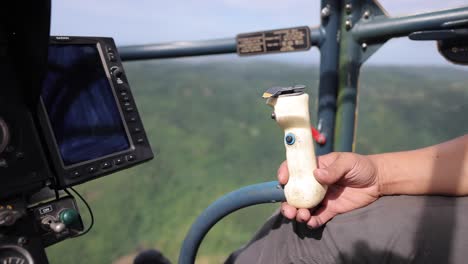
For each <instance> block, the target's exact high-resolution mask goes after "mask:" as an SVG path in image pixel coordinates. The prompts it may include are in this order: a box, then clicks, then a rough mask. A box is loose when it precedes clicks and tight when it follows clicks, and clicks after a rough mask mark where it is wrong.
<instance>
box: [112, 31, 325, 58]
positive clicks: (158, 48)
mask: <svg viewBox="0 0 468 264" xmlns="http://www.w3.org/2000/svg"><path fill="white" fill-rule="evenodd" d="M310 37H311V45H313V46H317V45H318V44H319V43H320V42H321V40H322V34H321V32H320V31H319V29H318V28H311V29H310ZM236 52H237V43H236V39H235V38H223V39H212V40H201V41H179V42H170V43H164V44H148V45H134V46H123V47H119V53H120V58H121V59H122V60H123V61H131V60H147V59H164V58H178V57H189V56H203V55H215V54H228V53H236Z"/></svg>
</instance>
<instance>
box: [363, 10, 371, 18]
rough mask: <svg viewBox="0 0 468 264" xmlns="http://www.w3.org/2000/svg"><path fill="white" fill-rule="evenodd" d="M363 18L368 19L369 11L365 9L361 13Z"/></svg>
mask: <svg viewBox="0 0 468 264" xmlns="http://www.w3.org/2000/svg"><path fill="white" fill-rule="evenodd" d="M363 17H364V19H368V18H369V17H370V11H369V10H366V11H365V12H364V15H363Z"/></svg>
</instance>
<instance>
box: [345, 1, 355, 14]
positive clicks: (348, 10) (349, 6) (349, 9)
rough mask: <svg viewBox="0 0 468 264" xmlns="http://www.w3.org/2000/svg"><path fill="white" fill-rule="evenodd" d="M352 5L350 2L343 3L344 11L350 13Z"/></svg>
mask: <svg viewBox="0 0 468 264" xmlns="http://www.w3.org/2000/svg"><path fill="white" fill-rule="evenodd" d="M352 8H353V6H352V5H351V4H349V3H348V4H346V5H345V10H346V13H347V14H349V13H351V10H352Z"/></svg>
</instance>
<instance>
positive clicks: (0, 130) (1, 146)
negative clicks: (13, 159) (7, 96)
mask: <svg viewBox="0 0 468 264" xmlns="http://www.w3.org/2000/svg"><path fill="white" fill-rule="evenodd" d="M8 143H10V131H9V129H8V126H7V124H6V122H5V120H3V118H1V117H0V154H1V153H3V151H4V150H5V149H6V147H7V146H8Z"/></svg>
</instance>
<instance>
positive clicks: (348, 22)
mask: <svg viewBox="0 0 468 264" xmlns="http://www.w3.org/2000/svg"><path fill="white" fill-rule="evenodd" d="M345 26H346V29H347V30H350V29H351V28H352V27H353V23H352V22H351V20H349V19H347V20H346V22H345Z"/></svg>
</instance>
